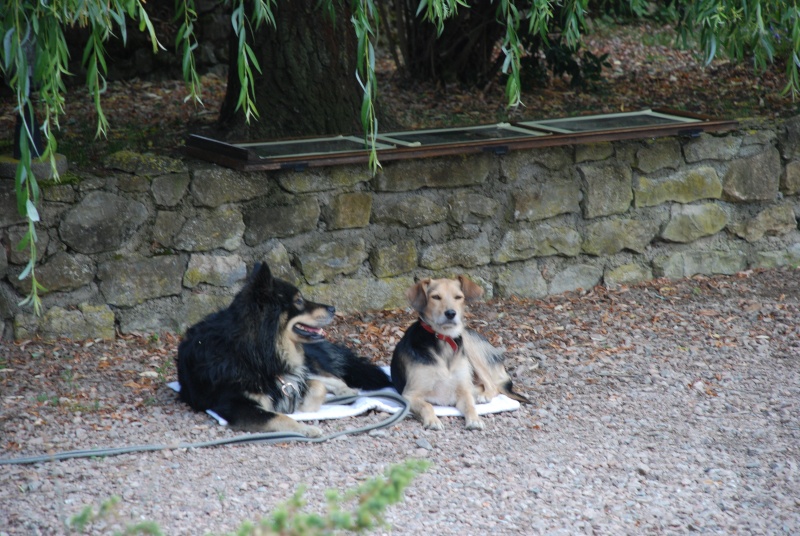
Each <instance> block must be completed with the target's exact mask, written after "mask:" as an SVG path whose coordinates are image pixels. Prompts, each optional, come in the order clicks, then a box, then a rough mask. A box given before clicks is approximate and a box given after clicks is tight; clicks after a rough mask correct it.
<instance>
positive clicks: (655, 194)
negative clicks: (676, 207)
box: [634, 166, 722, 208]
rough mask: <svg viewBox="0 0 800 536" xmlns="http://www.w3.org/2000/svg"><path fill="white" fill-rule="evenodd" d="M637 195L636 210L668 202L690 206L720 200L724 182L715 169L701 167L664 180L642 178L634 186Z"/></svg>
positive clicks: (683, 171) (679, 172)
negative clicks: (704, 200) (688, 204)
mask: <svg viewBox="0 0 800 536" xmlns="http://www.w3.org/2000/svg"><path fill="white" fill-rule="evenodd" d="M634 194H635V205H636V207H637V208H640V207H652V206H656V205H660V204H662V203H666V202H668V201H676V202H678V203H691V202H692V201H699V200H701V199H719V198H720V197H721V196H722V182H721V181H720V180H719V176H718V175H717V171H716V170H715V169H714V168H713V167H711V166H700V167H696V168H692V169H687V170H682V171H678V172H677V173H673V174H672V175H669V176H667V177H664V178H658V179H651V178H647V177H639V179H638V181H636V183H635V184H634Z"/></svg>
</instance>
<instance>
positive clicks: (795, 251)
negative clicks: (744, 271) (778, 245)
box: [751, 244, 800, 268]
mask: <svg viewBox="0 0 800 536" xmlns="http://www.w3.org/2000/svg"><path fill="white" fill-rule="evenodd" d="M781 266H791V267H793V268H797V267H798V266H800V244H792V245H791V246H789V247H788V248H787V249H785V250H773V251H759V252H756V254H755V258H754V260H753V263H752V265H751V268H779V267H781Z"/></svg>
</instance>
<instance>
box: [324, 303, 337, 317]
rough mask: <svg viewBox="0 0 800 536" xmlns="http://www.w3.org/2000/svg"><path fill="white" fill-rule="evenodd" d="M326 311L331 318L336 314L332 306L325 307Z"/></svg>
mask: <svg viewBox="0 0 800 536" xmlns="http://www.w3.org/2000/svg"><path fill="white" fill-rule="evenodd" d="M326 309H327V310H328V314H330V315H331V316H333V315H334V313H336V307H334V306H333V305H329V306H327V307H326Z"/></svg>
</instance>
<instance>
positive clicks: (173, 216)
mask: <svg viewBox="0 0 800 536" xmlns="http://www.w3.org/2000/svg"><path fill="white" fill-rule="evenodd" d="M184 223H186V218H184V217H183V216H181V215H180V214H179V213H177V212H172V211H168V210H161V211H159V212H158V213H157V214H156V221H155V222H154V223H153V241H154V242H156V243H157V244H160V245H161V246H164V247H168V248H169V247H172V246H173V239H174V237H175V236H177V234H178V233H180V231H181V229H182V228H183V224H184Z"/></svg>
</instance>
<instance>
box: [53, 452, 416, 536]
mask: <svg viewBox="0 0 800 536" xmlns="http://www.w3.org/2000/svg"><path fill="white" fill-rule="evenodd" d="M429 465H430V464H429V462H427V461H426V460H406V461H405V462H404V463H401V464H397V465H393V466H391V467H389V468H388V469H387V470H386V474H385V476H383V477H375V478H372V479H370V480H368V481H367V482H365V483H364V484H362V485H361V486H359V487H357V488H356V489H353V490H350V491H348V492H346V493H344V494H339V492H337V491H335V490H328V491H327V492H326V493H325V498H326V500H327V507H328V511H327V514H326V515H320V514H314V513H307V512H304V511H303V508H304V507H305V506H306V502H305V500H304V499H303V494H304V493H305V488H303V487H301V488H300V489H298V490H297V492H296V493H295V494H294V495H293V496H292V497H291V498H290V499H289V500H288V501H286V502H285V503H283V504H280V505H278V506H277V507H276V508H275V511H274V512H273V513H272V514H271V515H270V516H269V517H267V518H265V519H263V520H261V521H260V522H258V523H252V522H249V521H248V522H244V523H242V525H241V526H240V527H239V529H238V530H237V531H236V532H235V533H233V534H234V535H235V536H273V535H278V534H280V535H281V536H322V535H328V534H334V533H338V532H339V531H348V532H362V531H368V530H371V529H373V528H375V527H376V526H381V525H384V519H383V513H384V511H385V510H386V507H388V506H390V505H392V504H396V503H398V502H400V501H402V500H403V492H404V491H405V489H406V488H407V487H408V485H409V484H410V483H411V481H412V480H413V479H414V478H415V477H416V476H417V475H418V474H420V473H422V472H424V471H425V470H427V468H428V467H429ZM223 498H224V495H223V496H222V497H221V498H220V500H222V499H223ZM119 503H120V499H119V497H116V496H115V497H111V498H110V499H108V500H106V501H104V502H103V503H102V504H101V505H100V508H99V509H98V511H97V512H95V511H94V509H93V508H92V507H91V506H86V507H85V508H84V509H83V510H82V511H81V512H80V513H79V514H76V515H74V516H72V517H71V518H70V519H69V521H68V523H67V532H70V531H76V532H77V533H78V534H80V533H85V532H87V531H88V530H89V529H91V526H92V524H93V523H94V522H96V521H100V520H102V519H106V518H109V517H113V516H114V515H115V514H116V511H117V508H118V506H119ZM349 503H355V507H354V509H353V510H352V511H350V510H345V509H344V508H343V506H344V505H346V504H349ZM115 534H119V535H120V536H128V535H134V534H149V535H151V536H161V535H163V532H162V531H161V529H160V528H159V527H158V525H157V524H156V523H153V522H151V521H143V522H141V523H137V524H135V525H130V526H126V527H125V529H124V530H123V531H122V532H118V533H115Z"/></svg>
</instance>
